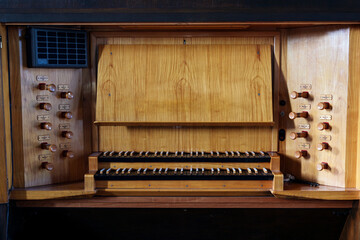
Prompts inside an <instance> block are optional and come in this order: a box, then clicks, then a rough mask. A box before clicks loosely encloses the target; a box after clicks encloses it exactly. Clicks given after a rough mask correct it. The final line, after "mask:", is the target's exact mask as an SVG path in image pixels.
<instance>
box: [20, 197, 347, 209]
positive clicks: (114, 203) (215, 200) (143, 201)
mask: <svg viewBox="0 0 360 240" xmlns="http://www.w3.org/2000/svg"><path fill="white" fill-rule="evenodd" d="M15 203H16V205H17V206H18V207H85V208H87V207H95V208H351V207H352V204H353V202H352V201H320V200H289V199H279V198H274V197H269V196H267V197H143V196H141V197H93V198H85V199H57V200H41V201H16V202H15Z"/></svg>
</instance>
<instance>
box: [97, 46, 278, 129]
mask: <svg viewBox="0 0 360 240" xmlns="http://www.w3.org/2000/svg"><path fill="white" fill-rule="evenodd" d="M270 50H271V49H270V46H266V45H230V44H229V45H225V44H224V45H205V44H202V45H192V44H189V45H154V44H152V45H144V44H142V45H137V44H135V45H105V46H103V47H101V48H100V49H99V63H98V91H97V92H98V95H97V112H96V120H97V121H98V122H102V121H119V122H129V123H132V122H135V123H136V122H145V123H146V122H150V123H151V122H159V123H161V122H165V123H172V122H174V123H175V124H178V122H195V123H197V122H199V123H202V122H205V123H207V122H210V123H211V122H223V123H224V124H226V122H246V123H248V122H272V121H273V116H272V80H271V51H270ZM244 99H246V101H244Z"/></svg>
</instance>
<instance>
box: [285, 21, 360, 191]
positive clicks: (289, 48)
mask: <svg viewBox="0 0 360 240" xmlns="http://www.w3.org/2000/svg"><path fill="white" fill-rule="evenodd" d="M349 34H350V31H349V28H347V27H344V28H341V27H320V28H304V29H298V30H290V31H289V32H288V33H287V42H285V43H283V44H285V45H286V48H284V49H283V50H285V51H286V55H285V56H286V65H285V66H286V70H285V71H286V84H287V91H288V94H290V93H291V92H292V91H298V92H300V91H302V90H301V85H302V84H310V85H311V89H308V90H306V91H308V92H309V94H310V97H309V98H307V99H305V98H298V99H291V100H288V102H289V108H287V110H289V111H293V112H301V111H303V110H302V109H301V106H311V107H310V109H309V110H306V111H308V112H309V115H310V117H309V118H307V119H304V118H297V119H295V120H290V119H289V118H288V117H287V115H288V114H289V112H286V113H285V118H286V129H287V133H286V134H287V136H286V160H285V161H286V171H287V172H289V173H291V174H293V175H295V176H296V177H297V178H300V179H304V180H308V181H314V182H318V183H321V184H325V185H330V186H338V187H355V185H354V182H353V181H354V180H355V179H356V178H355V176H354V174H353V173H354V171H353V170H351V169H350V168H351V167H353V166H354V165H353V164H354V163H353V161H356V158H354V157H351V158H348V157H347V155H348V154H350V155H351V154H353V153H350V152H349V151H350V150H351V149H352V150H351V151H353V150H354V149H353V148H354V147H353V146H352V145H351V144H352V143H350V142H348V141H349V140H350V139H352V138H351V137H350V135H349V133H350V131H351V130H350V129H352V130H354V131H357V128H355V127H354V126H352V127H350V126H348V123H349V122H350V121H355V122H356V121H357V118H354V117H352V118H350V119H348V118H347V117H348V111H349V108H348V106H349V105H351V104H354V103H353V102H352V100H351V99H350V101H349V100H348V97H349V95H348V91H349V90H350V88H351V86H350V85H349V63H350V62H349V45H350V39H349ZM352 91H354V94H355V91H357V92H358V90H356V88H353V90H352ZM323 94H331V95H332V99H329V100H326V101H325V102H329V103H330V104H331V105H332V109H330V110H318V109H317V104H318V103H319V102H322V101H324V100H321V99H320V98H321V95H323ZM354 97H355V96H354ZM285 100H286V99H285ZM355 104H356V103H355ZM352 108H353V106H351V107H350V111H351V109H352ZM355 108H356V106H355ZM323 115H327V116H328V115H331V118H332V119H330V120H321V119H320V117H321V116H323ZM320 122H329V124H330V126H331V130H324V131H319V130H318V129H317V127H316V126H317V124H318V123H320ZM304 124H305V125H307V124H309V126H310V128H309V129H300V128H299V125H304ZM355 124H356V123H355ZM348 127H350V129H349V132H348V133H347V131H346V129H348ZM301 131H307V132H308V134H309V137H307V138H306V139H296V140H291V139H290V138H289V134H290V133H291V132H301ZM322 135H327V136H331V140H330V141H328V143H329V145H330V147H331V149H330V150H324V151H318V150H317V149H316V145H317V144H319V143H321V142H326V140H321V139H320V136H322ZM348 137H349V138H348ZM304 143H305V144H309V145H308V147H309V149H306V148H307V147H304V145H303V144H304ZM300 150H307V151H308V153H309V154H308V155H309V157H307V158H300V159H296V158H295V157H294V153H295V151H300ZM355 154H356V153H355ZM350 155H349V156H350ZM321 162H327V163H328V164H329V166H330V167H331V169H330V170H324V171H321V172H319V171H317V169H316V165H317V164H319V163H321ZM350 166H351V167H350ZM348 170H349V171H348ZM349 179H352V180H351V181H349Z"/></svg>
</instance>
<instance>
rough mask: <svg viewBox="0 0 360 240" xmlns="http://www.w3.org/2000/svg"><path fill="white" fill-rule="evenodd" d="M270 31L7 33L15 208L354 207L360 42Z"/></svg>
mask: <svg viewBox="0 0 360 240" xmlns="http://www.w3.org/2000/svg"><path fill="white" fill-rule="evenodd" d="M271 26H272V30H271V31H269V30H268V29H269V28H265V27H264V26H261V25H256V24H253V25H251V24H250V25H248V26H246V27H244V26H243V25H241V24H238V28H236V27H235V28H234V29H233V30H231V31H229V30H224V29H222V25H221V24H220V25H216V26H215V25H214V26H212V25H211V24H210V23H209V24H208V25H206V24H205V25H203V27H202V29H197V28H194V29H193V28H192V25H191V24H189V25H181V24H180V25H174V26H172V27H170V26H160V27H159V25H157V24H154V25H153V26H149V25H147V26H146V27H144V26H142V25H141V24H138V25H136V26H135V25H126V24H125V23H124V24H123V29H122V30H121V31H120V30H119V28H117V27H115V26H113V27H111V26H108V27H106V28H104V29H102V28H101V27H96V26H87V25H86V24H84V25H83V26H82V30H76V29H71V30H69V29H68V28H60V27H58V26H53V27H33V26H29V27H24V26H14V25H13V26H8V27H7V35H6V37H7V40H8V46H7V49H6V50H7V51H8V55H9V82H10V86H9V89H8V91H10V93H11V95H10V98H9V99H8V100H7V101H8V104H9V106H10V104H11V116H10V115H9V119H10V117H11V126H12V128H11V135H10V136H11V139H10V140H11V143H12V148H11V149H10V152H11V153H12V156H11V158H12V161H11V163H12V164H9V165H8V166H9V169H8V174H10V175H12V177H11V178H10V183H9V187H10V188H11V189H12V192H11V197H12V198H13V199H45V198H49V199H50V198H58V197H72V196H82V195H111V196H131V195H135V196H146V195H152V196H156V195H161V196H167V195H169V196H177V195H180V196H186V195H191V196H195V195H199V196H204V195H205V196H207V195H209V196H242V195H247V196H249V195H256V196H258V195H269V194H273V195H275V196H277V197H300V198H317V199H359V198H360V190H359V189H360V174H359V170H360V161H359V159H360V145H359V142H360V141H359V137H360V127H359V123H360V115H359V108H360V98H359V90H360V72H359V69H360V68H359V66H360V57H359V56H360V29H359V28H358V27H357V26H353V25H334V26H322V25H321V24H320V23H318V24H315V25H311V26H310V25H308V26H307V25H306V24H305V25H304V26H303V27H302V28H296V25H293V26H291V25H290V26H288V28H286V29H285V28H283V26H282V25H281V24H278V23H274V24H273V25H271ZM4 86H5V85H4ZM5 102H6V99H5ZM9 129H10V128H9ZM9 131H10V130H9ZM288 176H291V177H290V178H289V177H288ZM294 178H295V179H297V180H299V181H298V182H297V183H295V182H293V181H288V180H289V179H294ZM299 182H302V183H299ZM304 183H314V184H310V185H311V186H310V185H309V184H304Z"/></svg>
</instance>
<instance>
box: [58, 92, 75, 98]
mask: <svg viewBox="0 0 360 240" xmlns="http://www.w3.org/2000/svg"><path fill="white" fill-rule="evenodd" d="M60 96H61V98H66V99H73V98H74V94H73V93H72V92H61V94H60Z"/></svg>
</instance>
